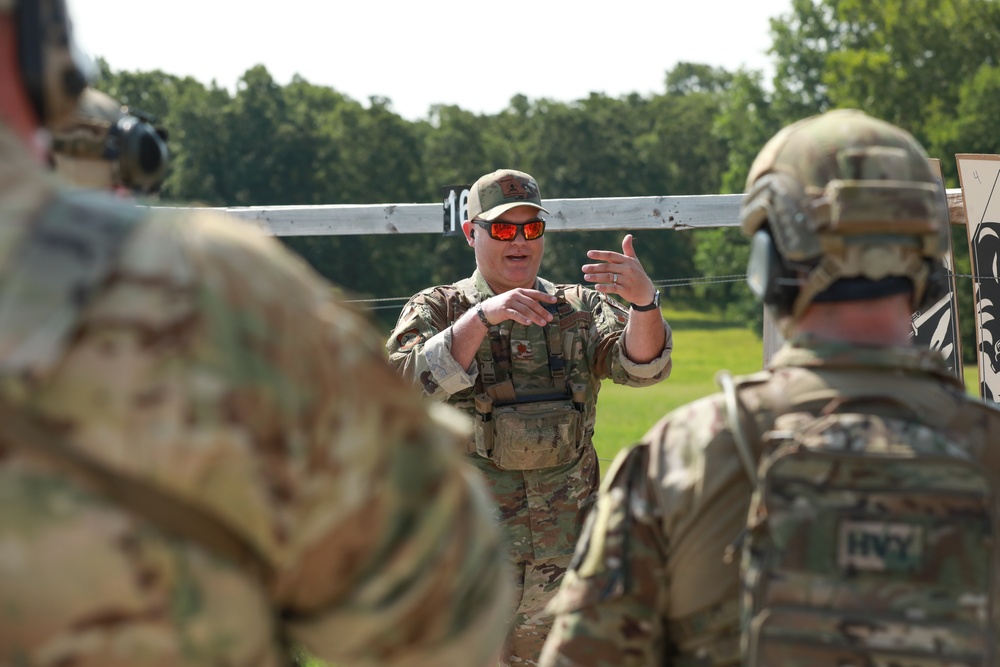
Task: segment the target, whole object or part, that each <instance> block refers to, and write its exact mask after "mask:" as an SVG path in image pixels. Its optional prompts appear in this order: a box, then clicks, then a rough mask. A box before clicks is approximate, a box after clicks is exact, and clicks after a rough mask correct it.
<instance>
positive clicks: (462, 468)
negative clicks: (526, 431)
mask: <svg viewBox="0 0 1000 667" xmlns="http://www.w3.org/2000/svg"><path fill="white" fill-rule="evenodd" d="M66 196H67V194H66V193H65V192H64V191H62V190H60V189H58V187H57V186H56V185H55V184H54V181H52V180H50V177H48V176H47V175H45V174H44V173H42V172H41V171H40V170H39V168H38V167H37V166H36V165H35V164H34V162H33V160H31V158H29V157H28V156H27V155H25V154H24V152H23V149H22V148H21V146H20V144H19V143H18V142H17V141H16V140H15V139H14V138H13V137H12V136H11V135H10V134H9V133H8V132H7V131H6V130H5V129H3V128H2V127H0V221H2V224H0V301H4V299H5V297H6V295H7V290H8V289H9V288H10V286H11V284H12V280H11V277H12V276H11V273H12V267H13V266H14V260H15V259H16V258H17V257H18V252H19V244H20V243H21V240H22V239H23V238H24V237H25V234H26V232H27V230H29V229H31V228H32V227H33V225H34V224H35V222H34V221H35V220H36V219H37V217H38V212H39V211H40V210H41V209H42V208H43V207H48V206H49V205H50V204H52V203H53V202H59V201H61V200H62V199H63V198H64V197H66ZM101 202H102V203H98V204H95V205H96V206H103V207H108V209H107V210H108V211H113V210H115V207H120V206H124V204H121V203H120V202H116V201H114V200H112V199H111V198H104V197H101ZM148 215H149V217H148V218H147V219H146V220H144V221H143V223H142V224H141V225H140V226H139V228H138V229H136V230H135V231H133V232H132V234H131V236H129V237H128V239H127V240H126V242H125V245H124V246H123V248H122V251H121V253H120V254H119V255H118V256H117V258H116V260H115V265H114V267H113V270H112V271H111V272H110V274H109V277H108V279H107V280H106V281H105V282H104V283H103V285H102V286H101V289H100V290H99V291H97V293H95V294H93V295H92V296H91V297H90V298H89V299H88V300H87V301H86V302H85V307H84V308H83V309H82V310H81V311H80V312H79V321H78V323H77V326H75V327H74V328H73V329H72V331H71V332H70V333H71V335H70V336H69V337H68V339H67V340H66V341H65V343H64V344H63V345H61V346H56V347H54V348H52V349H53V350H55V352H54V353H53V354H54V355H55V356H53V357H52V358H50V359H44V358H41V357H39V358H35V359H33V366H32V369H33V372H23V373H18V374H6V375H4V377H3V379H2V382H0V391H2V392H3V397H4V398H3V400H4V401H6V402H8V403H16V404H17V405H19V406H21V408H22V409H23V410H27V411H30V412H31V413H33V414H34V415H35V416H36V417H38V418H40V419H42V420H44V421H46V422H47V423H48V424H50V425H51V427H52V428H53V429H58V430H59V432H60V433H62V434H64V435H65V436H66V437H67V439H68V440H69V441H70V442H71V443H72V444H73V445H74V447H76V448H77V449H78V451H79V452H81V453H82V454H84V455H86V456H88V457H90V458H91V459H93V460H95V461H98V462H99V463H100V464H101V465H102V466H104V467H105V468H109V469H111V470H113V471H115V472H116V473H117V474H120V475H121V476H123V477H125V478H127V479H130V480H133V481H136V482H138V483H142V484H147V485H149V486H150V487H154V488H155V489H156V490H157V491H158V492H160V493H163V494H170V495H171V497H174V498H177V499H178V500H180V501H183V502H184V503H185V504H186V505H188V506H190V507H193V508H195V509H196V511H200V512H204V513H206V514H208V515H211V516H213V517H214V518H215V519H216V520H217V521H219V522H222V523H224V524H226V525H227V526H229V527H230V528H231V529H232V530H233V531H235V532H237V533H238V534H239V535H241V536H242V539H243V540H245V541H246V542H247V543H250V544H252V545H254V546H255V548H256V549H257V551H259V552H260V553H261V554H262V555H263V557H264V558H265V559H266V561H267V562H268V563H269V564H270V566H271V568H272V569H273V572H274V576H273V579H271V580H267V581H263V580H261V579H260V578H257V577H255V576H254V575H253V574H252V573H250V572H247V571H245V570H244V569H242V568H241V567H240V566H238V565H237V564H236V563H234V562H233V561H231V560H229V559H227V558H226V557H225V556H224V555H220V554H219V553H214V552H212V551H211V550H208V549H206V548H204V547H203V546H202V545H201V544H198V543H193V542H192V541H189V540H185V539H183V538H181V537H179V536H178V535H176V534H172V533H170V532H169V531H165V530H163V529H161V527H160V526H158V525H154V524H152V523H150V522H148V521H146V520H143V519H142V518H141V516H142V515H141V514H137V513H136V512H133V511H130V509H129V508H128V507H124V506H120V505H116V504H114V503H112V502H109V500H108V499H107V497H105V496H103V495H102V494H101V493H99V492H98V491H97V490H96V489H95V488H93V487H91V486H88V484H87V483H85V482H83V481H81V479H80V478H77V477H74V476H73V475H72V474H68V473H67V472H66V471H65V470H64V469H63V468H62V467H60V466H59V465H58V464H56V463H54V462H53V461H52V460H50V459H47V458H45V457H42V456H38V455H37V453H33V452H32V450H31V448H30V447H18V448H17V449H14V450H12V449H3V448H0V664H5V665H7V664H9V665H30V666H42V665H69V664H74V665H108V666H114V665H219V664H228V665H279V664H283V663H285V662H286V660H287V651H286V648H287V647H286V644H287V643H294V644H298V645H302V646H304V647H305V648H306V649H307V650H308V651H309V652H310V653H311V654H313V655H315V656H317V657H318V658H320V659H323V660H327V661H332V662H336V663H338V664H341V665H348V664H350V665H408V666H411V665H422V666H430V665H449V664H454V665H458V664H462V665H465V664H474V665H485V664H490V663H491V661H493V660H495V656H496V655H497V653H498V651H499V648H500V645H501V643H502V640H503V637H504V629H505V628H504V620H505V618H506V614H507V613H508V610H509V605H510V593H509V569H508V566H507V564H506V563H505V559H504V558H503V554H502V551H501V550H500V548H499V547H500V534H499V530H498V528H497V527H496V524H495V521H494V520H493V519H492V514H493V510H492V506H491V501H490V499H489V496H488V493H487V490H486V488H485V485H484V484H483V483H482V481H481V480H478V479H477V478H476V477H475V475H474V473H472V471H470V470H469V468H468V466H467V465H465V464H464V463H463V460H462V457H461V456H458V455H457V454H456V452H455V450H456V449H457V448H458V447H460V446H461V445H462V443H464V440H465V438H467V432H466V431H464V430H463V429H464V428H465V427H464V424H463V423H462V418H461V416H460V415H459V414H458V413H456V412H455V411H453V410H450V409H446V408H444V407H443V406H438V407H437V408H436V409H435V411H432V413H431V414H429V413H428V408H427V406H426V404H425V403H424V402H423V401H422V400H421V398H420V395H419V393H418V392H415V391H412V388H411V387H409V385H408V384H407V383H405V382H404V381H402V380H401V378H399V376H398V374H396V373H394V372H393V371H392V369H390V368H389V367H388V365H387V364H386V363H385V360H384V356H383V353H382V351H381V349H380V348H379V347H378V345H377V344H374V343H373V341H375V340H377V335H376V334H375V333H374V331H373V330H372V329H371V328H370V326H369V325H368V324H367V323H366V322H365V321H364V319H363V318H362V317H361V316H359V315H358V314H356V313H354V312H351V311H350V310H348V309H347V308H346V307H344V306H342V305H339V304H338V303H336V301H335V300H334V299H333V297H334V293H333V291H332V290H331V288H330V287H329V286H328V285H327V284H325V283H324V282H323V281H321V280H319V279H318V278H317V276H316V275H315V274H314V273H313V272H312V271H311V270H310V269H309V268H308V267H307V266H306V264H305V263H304V262H302V261H301V260H300V259H298V258H297V257H295V256H294V255H292V254H291V253H288V252H287V251H285V250H284V249H282V248H281V246H280V245H279V244H277V243H275V242H274V241H273V240H272V239H269V238H266V237H264V236H263V235H261V234H259V233H257V232H256V231H255V230H254V229H253V228H252V227H251V226H247V225H243V224H240V223H238V222H235V221H232V220H230V219H226V218H223V217H221V216H216V215H213V214H211V213H207V212H200V213H186V214H181V215H176V214H171V213H166V212H162V211H161V212H150V213H149V214H148ZM65 250H66V248H55V247H54V248H53V253H54V255H53V256H57V255H58V252H64V251H65ZM4 303H5V304H7V306H6V307H5V309H4V310H3V311H2V312H0V362H3V364H0V365H5V364H6V362H7V361H8V360H9V359H8V357H9V355H10V354H11V350H12V345H11V341H12V338H11V335H12V334H11V332H14V334H15V338H16V334H17V333H18V330H19V329H18V322H19V321H20V319H21V317H22V316H23V315H25V312H22V311H21V310H19V307H20V306H18V304H21V305H22V306H26V307H27V306H33V307H45V306H46V304H45V303H42V304H37V303H35V304H32V303H30V302H26V301H18V300H16V299H15V300H6V301H4ZM11 304H13V305H11ZM59 306H60V304H53V307H54V308H55V309H56V310H58V307H59ZM27 314H30V313H27ZM40 321H44V320H40ZM43 329H44V327H43ZM38 335H39V337H41V338H45V337H46V336H47V335H48V332H46V331H44V330H40V331H38ZM43 356H44V355H43ZM456 418H457V419H456Z"/></svg>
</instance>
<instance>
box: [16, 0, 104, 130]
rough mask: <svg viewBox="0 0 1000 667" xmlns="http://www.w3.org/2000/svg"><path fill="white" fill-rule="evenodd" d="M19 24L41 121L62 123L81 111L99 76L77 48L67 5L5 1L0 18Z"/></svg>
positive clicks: (22, 62) (20, 49)
mask: <svg viewBox="0 0 1000 667" xmlns="http://www.w3.org/2000/svg"><path fill="white" fill-rule="evenodd" d="M2 14H8V15H11V16H13V18H14V29H15V31H16V40H17V59H18V65H19V69H20V73H21V79H22V81H23V82H24V86H25V89H26V92H27V94H28V99H29V100H30V101H31V105H32V107H33V108H34V111H35V114H36V115H37V116H38V119H39V121H40V122H41V123H42V124H43V125H45V126H48V127H51V126H52V125H54V124H56V123H58V122H59V121H61V120H62V119H63V118H65V117H66V115H68V114H69V113H70V112H71V111H72V110H73V108H74V107H75V106H76V101H77V98H78V97H79V95H80V93H82V92H83V90H84V88H86V87H87V83H88V81H90V80H91V79H92V78H93V76H94V73H95V68H94V63H93V61H92V60H90V58H89V57H87V56H86V55H84V53H83V52H82V51H81V50H80V49H79V48H78V47H77V45H76V42H75V41H74V39H73V30H72V26H71V22H70V18H69V13H68V11H67V8H66V2H65V0H0V15H2Z"/></svg>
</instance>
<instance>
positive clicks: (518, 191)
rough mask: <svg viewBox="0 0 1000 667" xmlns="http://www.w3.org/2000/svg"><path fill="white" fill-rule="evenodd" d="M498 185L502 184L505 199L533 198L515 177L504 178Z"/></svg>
mask: <svg viewBox="0 0 1000 667" xmlns="http://www.w3.org/2000/svg"><path fill="white" fill-rule="evenodd" d="M497 183H499V184H500V188H501V191H502V192H503V198H504V199H527V198H528V197H530V196H531V195H530V194H529V193H528V191H527V189H525V187H524V184H523V183H521V181H519V180H517V178H515V177H513V176H504V177H503V178H501V179H500V180H499V181H497Z"/></svg>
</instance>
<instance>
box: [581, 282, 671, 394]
mask: <svg viewBox="0 0 1000 667" xmlns="http://www.w3.org/2000/svg"><path fill="white" fill-rule="evenodd" d="M584 295H585V298H587V303H588V305H589V307H590V311H591V312H592V313H593V314H594V318H593V323H592V324H591V330H590V348H589V350H588V352H589V354H590V358H591V359H593V360H594V361H593V365H594V368H595V369H597V372H598V375H599V377H602V378H611V380H612V381H613V382H614V383H615V384H624V385H628V386H630V387H648V386H649V385H653V384H656V383H657V382H661V381H663V380H665V379H667V377H669V376H670V370H671V368H672V366H673V360H672V358H671V353H672V352H673V347H674V345H673V334H672V332H671V331H670V325H669V324H667V322H666V321H664V322H663V327H664V344H663V352H661V353H660V356H659V357H657V358H656V359H653V360H652V361H650V362H649V363H646V364H637V363H635V362H634V361H632V360H631V359H629V358H628V357H627V356H626V355H625V343H624V341H623V339H622V332H623V331H624V330H625V325H626V323H628V310H626V309H625V307H624V306H622V305H621V303H619V302H618V301H617V300H615V299H612V298H609V297H608V296H606V295H604V294H601V293H600V292H597V291H595V290H589V289H588V290H584Z"/></svg>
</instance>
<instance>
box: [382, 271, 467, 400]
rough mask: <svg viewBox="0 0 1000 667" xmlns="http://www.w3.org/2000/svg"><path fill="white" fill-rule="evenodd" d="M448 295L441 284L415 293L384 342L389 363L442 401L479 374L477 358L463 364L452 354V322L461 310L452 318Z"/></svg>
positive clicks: (460, 389)
mask: <svg viewBox="0 0 1000 667" xmlns="http://www.w3.org/2000/svg"><path fill="white" fill-rule="evenodd" d="M449 298H450V297H449V296H448V293H447V291H445V290H442V289H440V288H431V289H428V290H424V291H423V292H421V293H419V294H417V295H416V296H414V297H413V298H412V299H410V301H409V302H408V303H407V304H406V306H404V307H403V311H402V312H401V313H400V315H399V320H397V322H396V328H395V329H393V332H392V334H390V336H389V340H387V341H386V344H385V347H386V351H387V352H388V353H389V363H390V364H391V365H392V366H393V367H394V368H395V369H396V370H397V371H399V372H400V373H401V374H402V375H403V377H405V378H406V379H408V380H410V381H411V382H413V383H414V384H416V385H417V386H418V387H420V388H421V390H422V391H423V393H424V395H425V396H428V397H430V398H434V399H436V400H440V401H445V400H447V399H448V397H449V396H451V395H452V394H457V393H458V392H460V391H463V390H465V389H468V388H469V387H472V386H473V385H475V382H476V378H477V377H478V375H479V368H478V365H477V364H476V363H475V362H473V363H472V365H471V366H470V367H469V368H467V369H466V368H462V367H461V366H459V364H458V362H456V361H455V358H454V357H453V356H452V355H451V336H452V330H451V324H452V323H453V322H454V320H456V319H458V317H459V315H460V313H458V314H454V315H453V316H452V317H450V318H449V316H448V313H449V312H452V309H453V308H454V306H455V304H454V302H452V303H449Z"/></svg>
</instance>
